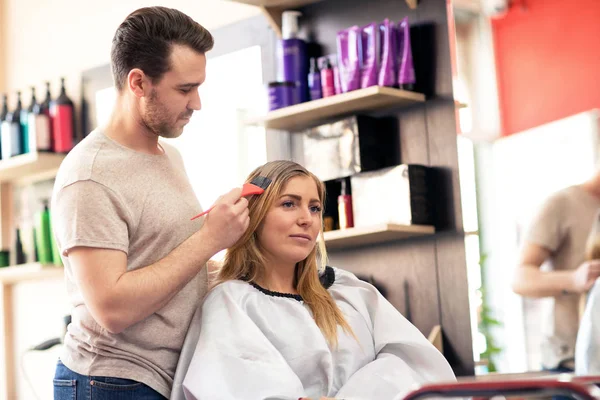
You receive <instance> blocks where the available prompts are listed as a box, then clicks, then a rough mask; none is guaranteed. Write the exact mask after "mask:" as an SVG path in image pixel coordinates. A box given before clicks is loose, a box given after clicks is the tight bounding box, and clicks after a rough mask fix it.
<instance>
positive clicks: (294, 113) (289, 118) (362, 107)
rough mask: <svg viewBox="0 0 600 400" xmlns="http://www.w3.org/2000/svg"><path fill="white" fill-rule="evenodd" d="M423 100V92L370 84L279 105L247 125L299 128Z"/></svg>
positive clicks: (252, 119)
mask: <svg viewBox="0 0 600 400" xmlns="http://www.w3.org/2000/svg"><path fill="white" fill-rule="evenodd" d="M424 101H425V95H423V94H421V93H415V92H409V91H406V90H399V89H393V88H388V87H382V86H372V87H368V88H365V89H359V90H354V91H352V92H348V93H342V94H338V95H335V96H331V97H326V98H323V99H319V100H313V101H308V102H306V103H301V104H296V105H293V106H289V107H285V108H280V109H279V110H275V111H271V112H269V113H267V114H266V115H264V116H261V117H256V118H251V119H249V120H248V121H247V123H248V124H250V125H264V127H265V128H268V129H282V130H299V129H302V128H305V127H307V126H309V125H311V124H313V123H316V122H319V121H322V120H326V119H329V118H333V117H337V116H342V115H345V114H352V113H355V112H360V111H363V112H364V111H372V110H377V109H381V108H386V107H391V106H398V107H401V106H408V105H412V104H416V103H421V102H424Z"/></svg>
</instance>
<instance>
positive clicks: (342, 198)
mask: <svg viewBox="0 0 600 400" xmlns="http://www.w3.org/2000/svg"><path fill="white" fill-rule="evenodd" d="M338 214H339V217H340V229H347V228H352V227H353V226H354V214H353V212H352V196H351V195H349V194H348V191H347V190H346V179H343V180H342V190H341V192H340V195H339V196H338Z"/></svg>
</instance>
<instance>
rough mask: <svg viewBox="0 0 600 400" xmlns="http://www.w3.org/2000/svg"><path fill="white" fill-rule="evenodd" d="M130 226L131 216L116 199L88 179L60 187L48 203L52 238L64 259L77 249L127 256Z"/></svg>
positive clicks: (109, 191) (102, 187) (120, 201)
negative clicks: (53, 236) (117, 251)
mask: <svg viewBox="0 0 600 400" xmlns="http://www.w3.org/2000/svg"><path fill="white" fill-rule="evenodd" d="M131 225H132V218H131V214H130V213H129V212H128V210H127V208H126V207H125V205H124V204H123V201H122V200H121V199H120V198H119V196H118V195H117V194H116V193H115V192H114V191H112V190H111V189H109V188H108V187H106V186H104V185H102V184H100V183H98V182H95V181H92V180H85V181H77V182H75V183H72V184H70V185H68V186H65V187H63V188H62V189H60V190H59V191H58V192H56V194H55V198H54V199H53V202H52V226H53V230H54V235H55V237H56V239H57V242H58V244H59V248H60V251H61V254H62V255H63V256H65V257H67V256H68V252H69V250H71V249H72V248H74V247H80V246H82V247H95V248H103V249H113V250H121V251H123V252H125V253H127V252H128V250H129V232H130V230H131Z"/></svg>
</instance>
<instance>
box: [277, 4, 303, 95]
mask: <svg viewBox="0 0 600 400" xmlns="http://www.w3.org/2000/svg"><path fill="white" fill-rule="evenodd" d="M301 15H302V13H301V12H299V11H284V12H283V14H282V16H281V19H282V25H281V33H282V40H280V41H279V44H278V46H277V52H278V59H279V67H278V73H279V79H278V80H279V81H285V82H296V89H295V90H296V96H295V97H296V99H297V101H298V102H300V103H303V102H305V101H308V99H309V95H308V59H307V55H306V42H305V41H304V40H302V39H300V38H299V37H298V17H299V16H301Z"/></svg>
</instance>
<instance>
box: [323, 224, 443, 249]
mask: <svg viewBox="0 0 600 400" xmlns="http://www.w3.org/2000/svg"><path fill="white" fill-rule="evenodd" d="M434 233H435V228H434V227H433V226H429V225H396V224H383V225H374V226H370V227H359V228H349V229H341V230H336V231H329V232H325V233H324V238H325V245H326V246H327V249H328V250H334V249H344V248H350V247H355V246H364V245H367V244H377V243H385V242H391V241H395V240H401V239H407V238H411V237H419V236H426V235H433V234H434Z"/></svg>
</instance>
